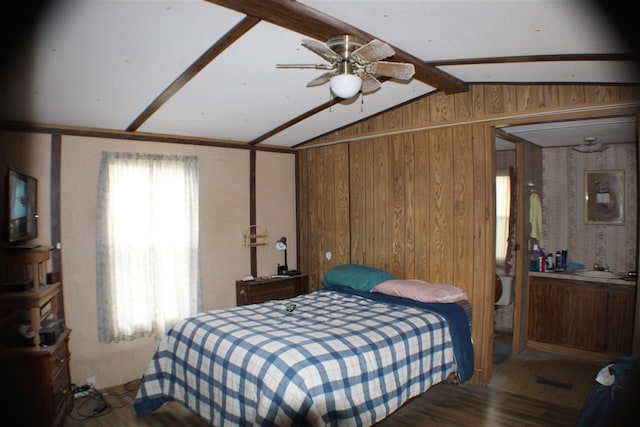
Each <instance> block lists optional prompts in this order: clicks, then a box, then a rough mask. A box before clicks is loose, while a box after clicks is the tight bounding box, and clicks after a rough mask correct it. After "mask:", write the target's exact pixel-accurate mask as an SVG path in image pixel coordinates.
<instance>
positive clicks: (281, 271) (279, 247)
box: [276, 236, 289, 275]
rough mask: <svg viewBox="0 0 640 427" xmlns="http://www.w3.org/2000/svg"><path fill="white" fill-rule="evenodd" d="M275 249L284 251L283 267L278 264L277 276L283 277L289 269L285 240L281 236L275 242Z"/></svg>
mask: <svg viewBox="0 0 640 427" xmlns="http://www.w3.org/2000/svg"><path fill="white" fill-rule="evenodd" d="M276 249H277V250H279V251H284V265H280V264H278V274H279V275H285V274H287V271H288V270H289V267H287V238H286V237H284V236H283V237H281V238H280V240H278V241H277V242H276Z"/></svg>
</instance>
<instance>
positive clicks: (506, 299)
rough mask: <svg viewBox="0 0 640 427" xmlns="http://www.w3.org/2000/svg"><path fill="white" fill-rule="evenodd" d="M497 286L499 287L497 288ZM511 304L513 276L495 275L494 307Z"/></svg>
mask: <svg viewBox="0 0 640 427" xmlns="http://www.w3.org/2000/svg"><path fill="white" fill-rule="evenodd" d="M498 284H499V285H500V286H498ZM500 288H501V292H500V293H498V290H499V289H500ZM498 295H499V296H498ZM512 302H513V276H507V275H501V274H496V302H495V305H509V304H511V303H512Z"/></svg>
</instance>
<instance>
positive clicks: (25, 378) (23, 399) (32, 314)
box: [0, 248, 73, 426]
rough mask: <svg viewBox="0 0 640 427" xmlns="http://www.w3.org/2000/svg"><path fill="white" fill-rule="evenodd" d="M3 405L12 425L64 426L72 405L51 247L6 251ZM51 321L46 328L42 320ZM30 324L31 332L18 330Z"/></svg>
mask: <svg viewBox="0 0 640 427" xmlns="http://www.w3.org/2000/svg"><path fill="white" fill-rule="evenodd" d="M1 255H2V276H1V278H0V281H1V283H2V286H7V284H9V285H8V286H13V284H15V283H19V284H24V283H29V282H30V283H31V285H32V286H31V288H30V289H27V290H22V291H15V290H14V289H13V287H10V288H9V289H10V291H9V290H8V289H7V288H5V289H3V291H2V292H0V313H1V314H2V316H1V320H0V322H1V323H0V333H1V335H0V337H1V343H2V348H0V381H1V383H2V384H3V387H2V396H1V397H0V402H1V403H0V411H1V413H2V414H3V417H5V419H7V418H8V419H9V423H10V425H29V426H61V425H62V424H63V423H64V420H65V418H66V416H67V415H68V414H69V412H70V411H71V409H72V408H73V393H72V389H71V377H70V371H69V358H70V353H69V346H68V342H69V335H70V331H69V329H67V328H66V327H65V326H64V308H63V303H62V284H61V283H60V282H55V283H46V282H47V280H46V277H47V271H46V270H47V264H48V260H49V256H50V248H38V249H34V250H27V249H14V250H4V251H3V252H2V254H1ZM45 325H46V326H47V327H46V328H43V327H42V326H45ZM18 326H22V327H25V326H30V327H31V329H32V331H33V337H32V338H29V337H26V336H24V335H22V334H20V333H19V332H18V329H19V328H18Z"/></svg>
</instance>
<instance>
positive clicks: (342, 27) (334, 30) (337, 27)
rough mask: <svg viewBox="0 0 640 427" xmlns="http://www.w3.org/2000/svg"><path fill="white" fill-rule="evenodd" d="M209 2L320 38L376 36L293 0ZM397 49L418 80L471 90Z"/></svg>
mask: <svg viewBox="0 0 640 427" xmlns="http://www.w3.org/2000/svg"><path fill="white" fill-rule="evenodd" d="M207 1H208V2H210V3H213V4H217V5H219V6H223V7H226V8H228V9H232V10H235V11H236V12H239V13H244V14H245V15H249V16H253V17H256V18H259V19H261V20H263V21H267V22H270V23H272V24H275V25H277V26H279V27H282V28H286V29H289V30H291V31H295V32H297V33H301V34H304V35H306V36H308V37H311V38H314V39H316V40H320V41H327V40H329V39H330V38H331V37H334V36H339V35H343V34H351V35H354V36H357V37H360V38H362V39H364V40H367V41H370V40H372V39H375V38H376V37H375V36H373V35H371V34H368V33H365V32H364V31H362V30H360V29H358V28H356V27H354V26H352V25H349V24H347V23H345V22H342V21H340V20H338V19H336V18H334V17H332V16H329V15H327V14H325V13H322V12H320V11H318V10H316V9H313V8H310V7H308V6H305V5H304V4H301V3H298V2H296V1H292V0H207ZM382 41H384V40H382ZM385 43H386V42H385ZM394 50H395V51H396V54H395V56H394V59H396V60H398V61H401V62H410V63H412V64H413V65H414V66H415V70H416V72H415V75H414V78H415V79H417V80H420V81H421V82H423V83H425V84H428V85H429V86H431V87H434V88H436V89H439V90H442V91H444V92H447V93H454V92H461V91H465V90H467V89H468V85H467V84H466V83H465V82H463V81H462V80H459V79H457V78H456V77H454V76H452V75H450V74H448V73H445V72H444V71H442V70H440V69H438V68H436V67H434V66H432V65H429V64H427V63H425V62H424V61H423V60H421V59H419V58H416V57H415V56H413V55H410V54H409V53H407V52H404V51H402V50H400V49H397V48H395V47H394Z"/></svg>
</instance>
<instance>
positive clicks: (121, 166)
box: [97, 152, 200, 342]
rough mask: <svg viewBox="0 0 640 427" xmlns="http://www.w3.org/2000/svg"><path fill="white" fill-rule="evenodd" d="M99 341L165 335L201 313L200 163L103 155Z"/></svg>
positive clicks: (193, 159) (191, 159)
mask: <svg viewBox="0 0 640 427" xmlns="http://www.w3.org/2000/svg"><path fill="white" fill-rule="evenodd" d="M99 179H100V181H99V186H100V188H99V195H98V230H97V238H98V242H97V243H98V245H97V247H98V249H97V297H98V338H99V340H100V341H102V342H112V341H115V342H118V341H119V340H132V339H134V338H138V337H143V336H155V337H157V338H161V337H162V335H163V334H164V333H165V332H166V330H167V329H168V328H170V327H171V326H172V325H173V324H174V323H175V322H177V321H178V320H181V319H183V318H185V317H187V316H189V315H193V314H195V313H197V312H198V311H200V267H199V261H198V258H199V257H198V252H199V239H198V234H199V229H198V221H199V219H198V169H197V158H196V157H190V156H164V155H150V154H136V153H108V152H104V153H103V155H102V163H101V165H100V178H99Z"/></svg>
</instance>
